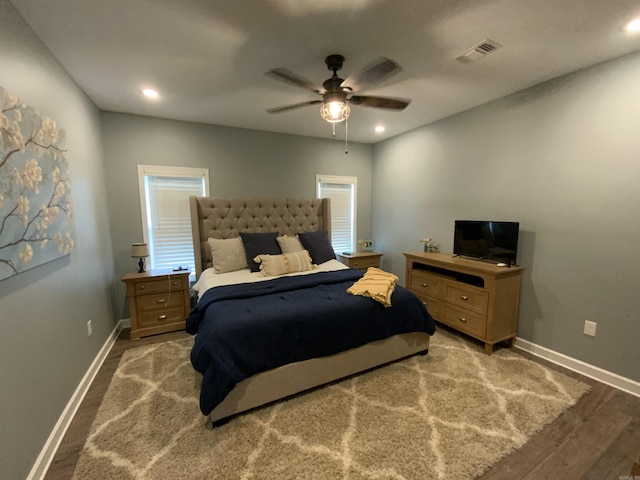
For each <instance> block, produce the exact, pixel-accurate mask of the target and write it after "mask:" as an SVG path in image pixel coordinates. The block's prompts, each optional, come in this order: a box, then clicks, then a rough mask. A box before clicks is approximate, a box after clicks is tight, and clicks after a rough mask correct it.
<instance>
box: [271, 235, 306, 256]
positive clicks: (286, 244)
mask: <svg viewBox="0 0 640 480" xmlns="http://www.w3.org/2000/svg"><path fill="white" fill-rule="evenodd" d="M276 240H277V241H278V245H280V250H282V253H293V252H299V251H301V250H304V247H303V246H302V243H300V240H299V239H298V237H297V236H296V237H289V236H288V235H283V236H281V237H276Z"/></svg>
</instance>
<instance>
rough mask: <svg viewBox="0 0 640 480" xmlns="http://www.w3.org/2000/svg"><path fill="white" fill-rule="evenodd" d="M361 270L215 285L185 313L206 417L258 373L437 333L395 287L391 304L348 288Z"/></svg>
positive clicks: (420, 306) (416, 304)
mask: <svg viewBox="0 0 640 480" xmlns="http://www.w3.org/2000/svg"><path fill="white" fill-rule="evenodd" d="M363 274H364V272H363V271H361V270H354V269H349V270H340V271H337V272H323V273H315V274H312V275H303V276H297V277H283V278H277V279H273V280H268V281H264V282H259V283H246V284H241V285H229V286H224V287H215V288H212V289H210V290H208V291H207V292H205V293H204V295H203V296H202V298H201V299H200V301H199V302H198V304H197V305H196V307H195V308H194V309H193V310H192V311H191V313H190V315H189V317H188V318H187V332H189V333H191V334H193V335H196V339H195V344H194V347H193V350H192V351H191V363H192V364H193V366H194V368H195V369H196V370H197V371H198V372H200V373H202V374H203V376H204V377H203V380H202V389H201V393H200V409H201V410H202V413H204V414H205V415H208V414H209V413H211V411H212V410H213V409H214V408H215V407H216V405H218V404H219V403H220V402H221V401H222V400H224V398H225V397H226V396H227V394H228V393H229V392H230V391H231V390H232V389H233V388H234V386H235V385H236V383H238V382H240V381H242V380H244V379H245V378H248V377H250V376H252V375H254V374H256V373H260V372H263V371H266V370H271V369H273V368H276V367H280V366H282V365H285V364H288V363H293V362H298V361H301V360H307V359H310V358H316V357H323V356H326V355H332V354H335V353H338V352H341V351H344V350H347V349H350V348H354V347H358V346H361V345H364V344H365V343H368V342H371V341H374V340H380V339H383V338H387V337H390V336H392V335H395V334H398V333H406V332H414V331H422V332H426V333H429V334H433V333H434V332H435V323H434V321H433V319H432V318H431V316H430V315H429V314H428V313H427V311H426V309H425V307H424V305H423V304H422V302H421V301H420V300H419V299H418V298H417V297H416V296H415V295H413V294H412V293H411V292H409V291H408V290H406V289H405V288H403V287H400V286H396V289H395V291H394V293H393V296H392V297H391V303H392V306H391V307H389V308H385V307H384V306H383V305H381V304H380V303H378V302H376V301H374V300H372V299H370V298H366V297H361V296H355V295H350V294H348V293H347V292H346V290H347V288H349V287H350V286H351V285H352V284H353V283H354V282H355V281H356V280H358V279H359V278H360V277H361V276H362V275H363Z"/></svg>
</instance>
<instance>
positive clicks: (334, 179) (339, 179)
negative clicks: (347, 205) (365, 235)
mask: <svg viewBox="0 0 640 480" xmlns="http://www.w3.org/2000/svg"><path fill="white" fill-rule="evenodd" d="M323 183H337V184H343V185H351V186H352V188H353V193H352V197H353V198H352V205H351V209H352V224H351V246H350V247H349V249H348V251H350V252H355V251H356V249H355V247H356V242H357V241H356V237H357V232H358V230H357V226H358V213H357V212H358V177H352V176H347V175H324V174H316V196H317V197H318V198H322V188H321V184H323ZM331 210H332V212H331V222H332V225H331V232H332V233H333V231H334V228H333V210H334V208H333V203H332V205H331ZM331 240H333V239H331ZM332 244H333V241H332Z"/></svg>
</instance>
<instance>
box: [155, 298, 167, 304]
mask: <svg viewBox="0 0 640 480" xmlns="http://www.w3.org/2000/svg"><path fill="white" fill-rule="evenodd" d="M165 302H166V300H165V299H164V298H161V299H159V300H156V303H165Z"/></svg>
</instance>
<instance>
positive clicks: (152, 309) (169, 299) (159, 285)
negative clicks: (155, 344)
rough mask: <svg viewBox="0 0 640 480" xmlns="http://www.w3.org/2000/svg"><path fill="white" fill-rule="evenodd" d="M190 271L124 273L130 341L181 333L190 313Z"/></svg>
mask: <svg viewBox="0 0 640 480" xmlns="http://www.w3.org/2000/svg"><path fill="white" fill-rule="evenodd" d="M189 273H190V272H189V271H188V270H185V271H179V272H172V271H167V270H150V271H147V272H143V273H127V274H126V275H125V276H124V277H122V281H123V282H124V283H125V284H126V285H127V299H128V300H129V314H130V315H131V333H130V336H129V338H130V339H131V340H138V339H139V338H140V337H146V336H148V335H156V334H158V333H166V332H173V331H176V330H184V328H185V322H186V318H187V315H189V311H190V301H189Z"/></svg>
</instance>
